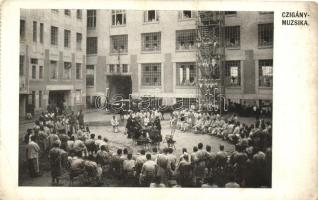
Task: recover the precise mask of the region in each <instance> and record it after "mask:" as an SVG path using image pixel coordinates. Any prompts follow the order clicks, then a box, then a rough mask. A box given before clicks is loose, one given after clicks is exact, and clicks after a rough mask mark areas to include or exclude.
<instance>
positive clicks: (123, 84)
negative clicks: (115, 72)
mask: <svg viewBox="0 0 318 200" xmlns="http://www.w3.org/2000/svg"><path fill="white" fill-rule="evenodd" d="M108 80H109V97H110V102H112V100H113V98H115V97H117V96H121V97H122V98H123V99H128V98H129V94H131V92H132V82H131V77H130V76H109V77H108Z"/></svg>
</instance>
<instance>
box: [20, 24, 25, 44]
mask: <svg viewBox="0 0 318 200" xmlns="http://www.w3.org/2000/svg"><path fill="white" fill-rule="evenodd" d="M20 39H21V40H24V39H25V20H24V19H20Z"/></svg>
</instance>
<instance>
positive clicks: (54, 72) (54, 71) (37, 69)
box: [19, 55, 82, 80]
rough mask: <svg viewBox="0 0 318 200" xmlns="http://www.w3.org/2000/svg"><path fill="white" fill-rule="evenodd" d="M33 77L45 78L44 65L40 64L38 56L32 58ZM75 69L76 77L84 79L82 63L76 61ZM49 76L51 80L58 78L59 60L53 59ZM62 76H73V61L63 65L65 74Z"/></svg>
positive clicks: (21, 70)
mask: <svg viewBox="0 0 318 200" xmlns="http://www.w3.org/2000/svg"><path fill="white" fill-rule="evenodd" d="M24 59H25V58H24V55H20V61H19V64H20V66H19V67H20V76H24V73H25V70H24V62H25V61H24ZM30 63H31V79H33V80H42V79H43V78H44V67H43V65H39V63H38V59H37V58H31V60H30ZM75 67H76V69H75V78H76V79H77V80H80V79H82V64H81V63H76V66H75ZM49 69H50V70H49V78H50V79H51V80H54V79H57V78H58V64H57V61H54V60H51V61H50V66H49ZM62 78H63V79H64V80H71V78H72V63H71V62H64V65H63V75H62Z"/></svg>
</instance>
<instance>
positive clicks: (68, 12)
mask: <svg viewBox="0 0 318 200" xmlns="http://www.w3.org/2000/svg"><path fill="white" fill-rule="evenodd" d="M51 11H52V13H55V14H58V13H59V10H58V9H51ZM64 15H65V16H68V17H71V16H72V11H71V10H70V9H64ZM76 18H77V19H79V20H82V19H83V12H82V10H76Z"/></svg>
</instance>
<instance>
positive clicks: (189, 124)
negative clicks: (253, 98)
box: [24, 110, 272, 187]
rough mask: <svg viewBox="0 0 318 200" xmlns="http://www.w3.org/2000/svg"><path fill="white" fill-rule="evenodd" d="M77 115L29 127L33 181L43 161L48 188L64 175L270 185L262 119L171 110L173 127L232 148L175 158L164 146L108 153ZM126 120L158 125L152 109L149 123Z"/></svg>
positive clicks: (147, 182) (135, 182)
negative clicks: (47, 171)
mask: <svg viewBox="0 0 318 200" xmlns="http://www.w3.org/2000/svg"><path fill="white" fill-rule="evenodd" d="M137 114H138V115H141V114H144V113H142V112H140V113H137ZM81 115H83V114H81V112H80V113H78V114H77V115H76V114H75V113H74V112H72V113H71V114H69V115H60V116H57V115H55V114H54V113H43V114H42V115H41V116H40V118H39V120H37V121H35V124H34V127H33V128H31V129H28V131H27V134H26V135H25V138H24V141H25V142H26V143H27V148H26V149H27V159H28V161H29V162H28V165H29V171H30V175H31V176H32V177H36V175H37V174H39V172H40V170H41V169H40V167H39V162H45V161H46V162H49V163H50V171H51V176H52V185H61V184H63V183H61V182H60V179H61V177H62V176H64V175H65V173H66V174H67V177H69V184H70V185H73V184H74V182H75V181H76V180H78V181H79V184H81V185H89V184H96V185H105V183H106V182H110V183H112V182H113V183H114V182H117V183H118V186H129V187H134V186H140V187H270V186H271V160H272V159H271V123H270V122H265V121H264V120H262V119H257V120H256V122H255V123H254V124H253V125H251V126H246V125H244V124H241V123H240V122H239V119H238V117H237V116H235V115H233V116H232V117H230V118H229V119H223V118H222V117H221V116H219V115H218V114H208V113H203V112H198V111H192V110H182V111H175V112H174V113H173V117H172V119H171V125H172V128H173V127H175V128H176V129H180V130H181V131H193V132H194V133H202V134H210V135H214V136H218V137H221V138H223V139H225V140H228V141H230V142H232V143H233V144H235V151H234V152H231V153H229V152H227V151H225V149H224V146H223V145H220V146H219V151H218V152H212V147H211V146H210V145H205V146H204V145H203V143H199V144H198V145H196V146H193V149H192V150H191V151H189V150H188V149H186V148H183V149H182V153H181V155H179V154H180V153H179V152H178V151H176V150H174V149H173V148H168V147H163V148H161V149H159V148H157V147H154V148H152V150H151V151H150V150H148V151H146V150H141V151H140V152H134V151H133V150H132V149H128V148H123V149H122V148H117V149H111V148H110V146H109V143H108V140H107V138H102V136H101V135H98V136H97V138H96V136H95V134H93V133H91V132H90V130H89V128H88V127H85V126H84V124H83V123H82V122H81V118H82V117H83V116H81ZM129 118H130V119H131V120H141V119H142V121H139V122H138V123H136V124H140V123H143V124H144V125H147V126H148V124H149V123H152V124H156V126H157V127H159V126H160V119H159V115H158V114H157V115H156V114H155V111H154V112H153V114H152V115H151V114H150V119H149V122H148V120H147V118H148V117H147V114H144V115H143V117H141V116H137V115H136V114H135V115H133V114H131V115H130V116H129ZM129 118H128V119H129ZM128 119H127V121H128ZM158 120H159V121H158ZM147 122H148V123H147ZM127 124H128V122H127ZM128 127H129V126H128ZM160 128H161V126H160ZM172 133H173V130H172ZM133 134H135V133H134V129H130V130H128V136H129V135H130V136H133ZM39 155H42V157H43V159H39ZM110 185H111V184H110Z"/></svg>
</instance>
